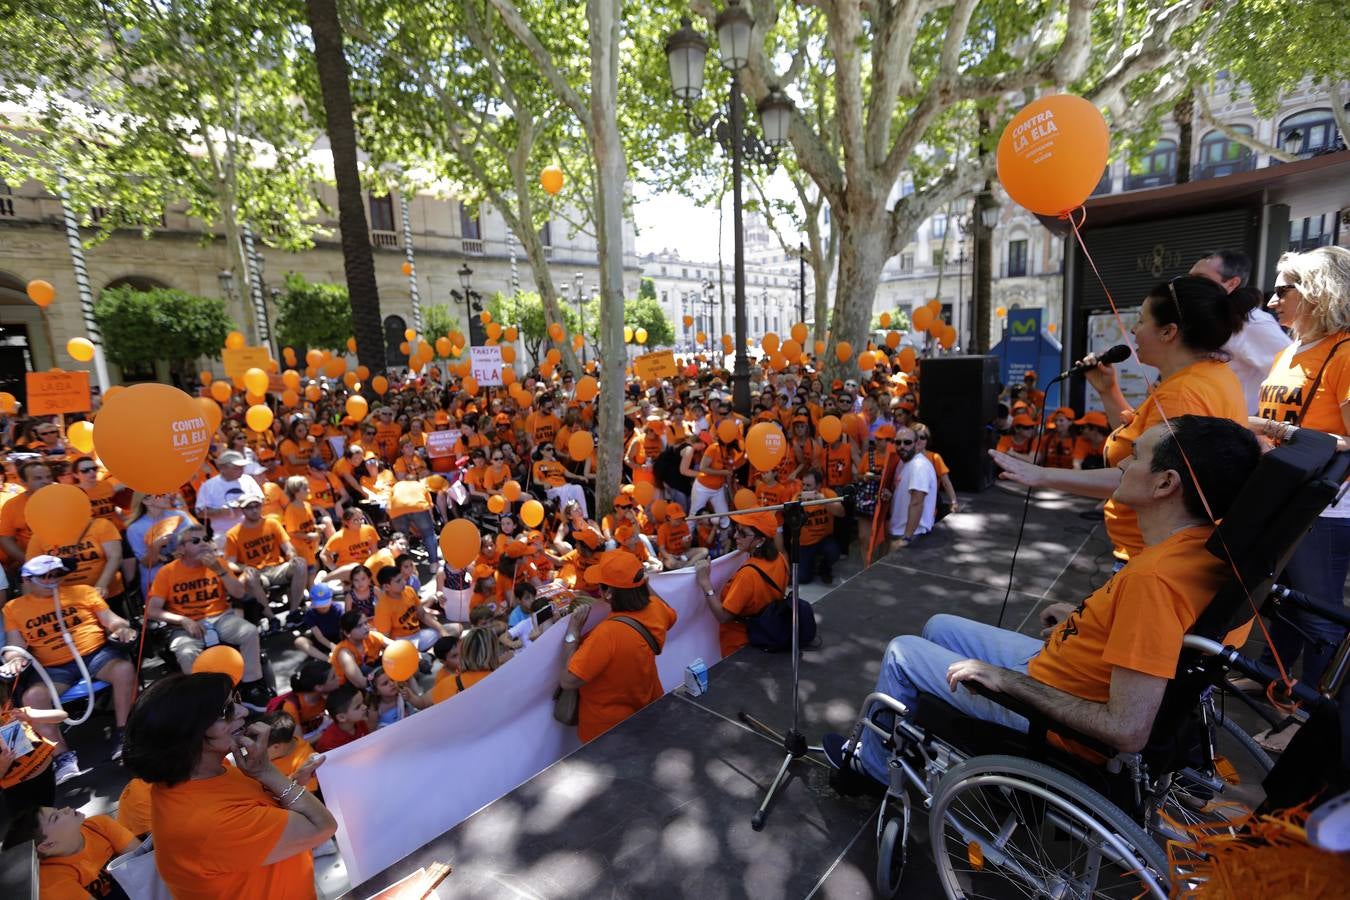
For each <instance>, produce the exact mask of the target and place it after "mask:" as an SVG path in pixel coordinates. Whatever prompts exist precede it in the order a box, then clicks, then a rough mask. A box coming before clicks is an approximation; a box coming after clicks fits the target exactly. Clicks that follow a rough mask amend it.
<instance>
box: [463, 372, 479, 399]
mask: <svg viewBox="0 0 1350 900" xmlns="http://www.w3.org/2000/svg"><path fill="white" fill-rule="evenodd" d="M459 386H460V388H461V390H464V391H465V392H467V393H470V394H476V393H478V381H477V379H475V378H474V377H473V376H472V375H466V376H464V379H463V380H462V381H461V382H460V383H459Z"/></svg>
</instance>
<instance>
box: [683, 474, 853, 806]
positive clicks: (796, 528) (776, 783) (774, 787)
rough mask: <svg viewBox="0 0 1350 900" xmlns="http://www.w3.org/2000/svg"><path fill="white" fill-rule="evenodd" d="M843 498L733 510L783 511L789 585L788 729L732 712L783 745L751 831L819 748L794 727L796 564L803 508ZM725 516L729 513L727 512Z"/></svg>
mask: <svg viewBox="0 0 1350 900" xmlns="http://www.w3.org/2000/svg"><path fill="white" fill-rule="evenodd" d="M846 499H847V498H845V497H843V496H839V497H823V498H821V499H819V500H789V501H788V502H787V503H780V504H777V505H774V506H756V507H753V508H751V509H738V510H736V512H737V513H757V512H779V511H781V512H782V513H783V545H784V548H785V549H786V551H787V557H788V571H789V573H790V575H791V579H790V584H791V588H790V590H789V592H788V595H787V599H788V601H789V602H790V603H791V604H792V723H791V725H790V726H789V727H788V730H787V731H786V732H785V733H783V734H779V733H778V732H777V731H774V730H773V729H772V728H770V727H769V726H768V725H766V724H765V723H764V722H762V721H761V720H759V719H757V718H755V717H754V716H752V715H750V714H749V713H747V712H746V711H745V710H740V711H738V712H737V713H736V716H737V718H739V719H740V720H741V721H742V722H744V723H745V724H746V725H748V726H749V727H750V728H751V729H752V730H753V731H755V732H757V733H759V734H760V735H763V736H764V737H768V738H771V739H773V740H775V741H778V742H779V743H781V744H782V745H783V751H784V754H785V755H784V757H783V763H782V765H780V766H779V767H778V774H776V775H775V776H774V778H773V781H772V782H771V783H770V784H769V789H768V791H766V792H765V794H764V800H763V801H762V802H761V803H760V804H759V809H757V810H756V811H755V814H754V815H753V816H752V817H751V818H750V827H751V828H753V829H754V830H755V831H761V830H763V828H764V822H765V820H766V819H767V818H768V815H769V805H770V804H771V803H773V798H774V796H775V795H776V794H777V793H778V791H779V789H780V788H781V787H783V785H785V784H786V783H787V776H788V772H789V771H790V768H791V766H792V763H793V761H794V760H798V759H801V758H802V757H803V756H805V755H806V754H807V752H808V751H817V752H818V751H819V750H820V748H819V747H808V746H807V745H806V736H805V735H803V734H802V733H801V731H799V730H798V725H799V716H800V706H801V687H800V684H801V659H802V648H801V643H800V639H799V637H798V631H797V589H798V566H799V564H800V561H801V530H802V526H803V525H804V524H806V509H807V507H811V506H826V505H828V504H831V503H843V502H845V500H846ZM720 515H721V514H719V513H709V514H707V515H702V516H690V517H689V519H688V521H696V520H698V519H713V518H719V517H720ZM728 515H731V514H730V513H728Z"/></svg>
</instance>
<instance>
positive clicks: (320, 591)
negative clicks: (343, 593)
mask: <svg viewBox="0 0 1350 900" xmlns="http://www.w3.org/2000/svg"><path fill="white" fill-rule="evenodd" d="M332 604H333V589H332V588H330V587H329V586H328V585H326V584H324V583H323V582H321V581H320V582H316V583H315V584H314V586H313V587H311V588H310V589H309V605H310V606H312V607H314V608H315V609H327V608H328V607H329V606H331V605H332Z"/></svg>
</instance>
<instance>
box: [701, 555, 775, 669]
mask: <svg viewBox="0 0 1350 900" xmlns="http://www.w3.org/2000/svg"><path fill="white" fill-rule="evenodd" d="M751 568H756V569H759V570H760V571H761V572H763V573H764V574H765V575H768V576H769V579H770V580H771V581H773V583H774V584H776V585H778V589H777V590H775V589H774V588H772V587H770V586H769V585H768V584H767V583H766V582H765V581H764V579H763V578H762V577H760V575H759V574H758V573H755V572H752V571H750V569H751ZM787 583H788V562H787V556H786V555H784V554H782V553H780V554H778V558H777V559H775V560H773V561H772V562H770V561H768V560H764V559H749V560H746V563H745V565H743V566H741V567H740V568H739V569H737V570H736V574H734V575H732V576H731V579H730V580H728V581H727V583H726V585H725V586H724V587H723V588H722V608H723V609H725V610H726V611H727V612H729V613H731V614H732V615H735V616H740V617H745V618H748V617H749V616H753V615H755V614H756V613H758V612H759V611H760V610H762V609H764V607H766V606H768V605H769V604H770V603H772V602H774V601H775V600H777V599H779V598H780V597H782V596H783V592H784V591H786V590H787ZM718 642H719V643H720V644H721V646H722V658H723V659H726V658H727V657H728V656H730V655H731V654H733V653H735V652H736V651H737V650H739V649H741V648H742V647H744V646H745V645H746V644H748V643H750V639H749V637H748V636H747V635H746V631H745V623H744V622H742V621H740V620H739V619H736V620H733V621H730V622H722V623H721V624H720V626H719V627H718Z"/></svg>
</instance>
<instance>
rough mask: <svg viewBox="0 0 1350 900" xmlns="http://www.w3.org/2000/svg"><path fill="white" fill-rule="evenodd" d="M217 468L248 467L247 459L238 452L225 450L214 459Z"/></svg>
mask: <svg viewBox="0 0 1350 900" xmlns="http://www.w3.org/2000/svg"><path fill="white" fill-rule="evenodd" d="M216 465H218V466H244V465H248V459H247V458H246V457H245V456H244V454H242V453H240V452H239V451H238V450H226V451H225V452H224V453H222V454H220V455H219V456H217V457H216Z"/></svg>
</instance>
